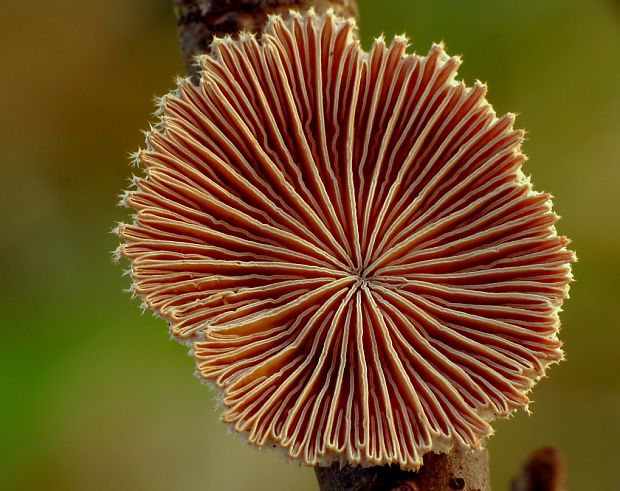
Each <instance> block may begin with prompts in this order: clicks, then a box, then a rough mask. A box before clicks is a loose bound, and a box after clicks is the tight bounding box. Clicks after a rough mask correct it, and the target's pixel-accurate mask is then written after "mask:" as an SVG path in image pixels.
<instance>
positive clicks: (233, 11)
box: [173, 0, 358, 75]
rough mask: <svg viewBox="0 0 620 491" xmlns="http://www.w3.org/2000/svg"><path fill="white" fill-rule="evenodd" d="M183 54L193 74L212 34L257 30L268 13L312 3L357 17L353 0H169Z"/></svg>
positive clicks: (233, 33) (303, 7)
mask: <svg viewBox="0 0 620 491" xmlns="http://www.w3.org/2000/svg"><path fill="white" fill-rule="evenodd" d="M173 5H174V10H175V13H176V17H177V27H178V33H179V40H180V43H181V50H182V52H183V58H184V59H185V63H186V66H187V71H188V73H190V74H191V75H195V72H196V67H195V66H194V57H195V56H196V55H197V54H201V53H206V52H207V51H208V50H209V45H210V44H211V41H212V40H213V37H214V36H219V37H222V36H226V35H227V34H230V35H235V34H237V33H238V32H239V31H242V30H245V31H251V32H259V31H260V30H261V29H262V28H263V26H264V25H265V23H266V22H267V16H268V15H269V14H274V13H279V14H282V15H287V14H288V12H289V10H291V9H295V10H304V9H309V8H311V7H313V8H314V9H315V10H316V11H317V12H324V11H326V10H327V9H330V8H333V9H334V11H335V12H336V13H337V14H339V15H342V16H348V17H357V15H358V9H357V3H356V0H173Z"/></svg>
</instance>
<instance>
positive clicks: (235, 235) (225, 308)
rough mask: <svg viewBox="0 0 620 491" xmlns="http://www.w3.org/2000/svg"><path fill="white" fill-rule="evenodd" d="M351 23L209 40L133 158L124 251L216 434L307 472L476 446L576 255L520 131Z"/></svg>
mask: <svg viewBox="0 0 620 491" xmlns="http://www.w3.org/2000/svg"><path fill="white" fill-rule="evenodd" d="M407 43H408V41H407V39H406V38H404V37H402V36H399V37H396V38H394V40H393V41H392V43H391V44H390V45H389V46H386V44H385V42H384V41H383V39H381V38H380V39H377V40H376V41H375V42H374V44H373V46H372V48H371V49H370V51H369V52H368V53H366V52H364V51H363V50H362V49H361V48H360V45H359V41H358V39H357V33H356V27H355V24H354V21H353V20H350V19H342V18H339V17H337V16H335V15H333V14H332V13H327V14H325V15H316V14H314V13H313V12H309V13H305V14H298V13H291V16H290V18H289V19H287V20H283V19H282V18H281V17H277V16H275V17H272V18H270V20H269V23H268V25H267V27H266V28H265V31H264V33H263V35H262V36H261V37H260V38H257V37H256V36H254V35H250V34H246V33H242V34H241V35H240V37H239V39H237V40H233V39H230V38H226V39H219V40H216V41H215V42H214V44H213V47H212V53H211V54H210V55H208V56H203V57H201V58H200V64H201V69H202V72H201V76H202V78H201V83H200V85H199V86H198V87H195V86H193V85H192V84H191V82H190V81H189V80H180V81H179V82H178V87H177V89H176V91H175V92H174V93H172V94H170V95H168V96H165V97H163V98H162V99H161V101H160V109H159V111H158V118H159V121H158V123H157V125H156V126H155V128H153V129H152V131H150V132H149V133H148V136H147V148H146V150H142V151H140V152H138V154H137V161H138V163H139V165H140V166H142V167H143V169H144V170H145V176H144V177H139V178H135V179H134V184H135V186H134V188H133V189H132V190H130V191H128V192H127V193H126V194H125V195H124V197H123V203H124V204H126V205H127V206H129V207H130V208H132V209H133V210H135V212H136V214H135V217H134V222H133V223H132V224H127V225H121V226H120V227H119V233H120V236H121V237H122V240H123V244H122V245H121V246H120V249H119V253H120V254H121V255H122V256H124V257H126V258H128V259H129V260H130V262H131V277H132V281H133V286H132V289H133V291H134V292H135V294H137V295H139V296H140V297H141V298H142V299H143V301H144V304H145V307H146V308H148V309H150V310H152V311H154V312H155V313H157V314H158V315H159V316H161V317H163V318H165V319H166V320H167V321H168V323H169V326H170V330H171V333H172V336H173V337H174V338H175V339H176V340H178V341H181V342H184V343H188V344H189V345H190V346H191V351H192V355H193V357H194V358H195V360H196V362H197V366H198V370H197V371H198V374H199V375H200V377H202V378H203V379H205V380H208V381H211V382H213V383H214V384H215V385H216V386H217V387H218V389H219V390H220V391H221V395H222V402H223V406H224V408H225V412H224V415H223V420H224V421H226V422H228V423H230V424H231V425H232V426H233V427H234V428H235V430H237V431H239V432H243V433H246V434H247V436H248V439H249V441H250V442H251V443H253V444H256V445H259V446H263V445H277V446H279V447H281V448H283V449H284V450H285V452H286V453H287V454H288V456H289V457H291V458H293V459H300V460H302V461H304V462H306V463H308V464H321V465H323V464H329V463H331V462H334V461H340V462H349V463H358V464H361V465H379V464H389V463H394V464H398V465H400V466H401V467H402V468H405V469H414V470H415V469H417V468H419V466H420V465H421V463H422V457H423V455H424V454H425V453H427V452H429V451H435V452H438V451H447V450H449V449H450V448H451V447H452V446H453V445H455V444H456V445H462V446H465V447H478V446H479V445H480V442H481V440H482V439H483V438H484V437H486V436H487V435H489V434H490V433H491V432H492V430H491V427H490V425H489V421H490V420H492V419H494V418H496V417H505V416H507V415H509V414H510V413H511V412H512V411H513V410H515V409H518V408H524V407H527V404H528V402H529V400H528V397H527V395H526V394H527V392H528V391H529V390H530V388H531V387H532V385H533V384H534V383H535V382H536V381H537V380H538V379H539V378H540V377H542V376H543V375H544V373H545V368H546V367H547V365H549V364H550V363H553V362H557V361H559V360H560V359H561V358H562V351H561V349H560V346H561V343H560V341H559V340H558V338H557V332H558V329H559V320H558V312H559V310H560V306H561V304H562V301H563V299H564V298H566V297H567V293H568V284H569V282H570V280H571V276H570V262H572V261H573V260H574V256H573V253H572V252H570V251H568V250H567V249H566V246H567V244H568V241H567V239H566V238H565V237H561V236H558V235H557V233H556V231H555V227H554V224H555V222H556V220H557V216H556V215H555V214H554V213H553V212H552V209H551V201H550V196H549V195H548V194H545V193H537V192H534V191H533V190H532V188H531V185H530V183H529V181H528V179H526V178H525V176H524V175H523V174H522V172H521V165H522V164H523V162H524V160H525V157H524V155H523V154H522V153H521V151H520V145H521V142H522V139H523V132H522V131H520V130H514V129H513V119H514V118H513V116H512V115H506V116H502V117H500V118H497V117H496V116H495V113H494V111H493V109H492V107H491V106H490V105H489V104H488V103H487V101H486V99H485V95H486V87H485V86H484V85H482V84H480V83H476V84H474V86H473V87H470V88H469V87H466V86H465V85H464V84H463V83H462V82H457V81H455V78H454V77H455V75H456V70H457V68H458V66H459V64H460V60H459V59H458V58H455V57H449V56H447V55H446V54H445V52H444V50H443V47H442V46H440V45H434V46H433V47H432V48H431V49H430V51H429V52H428V54H427V55H426V56H423V57H422V56H418V55H416V54H408V53H407V52H406V49H407V46H408V44H407Z"/></svg>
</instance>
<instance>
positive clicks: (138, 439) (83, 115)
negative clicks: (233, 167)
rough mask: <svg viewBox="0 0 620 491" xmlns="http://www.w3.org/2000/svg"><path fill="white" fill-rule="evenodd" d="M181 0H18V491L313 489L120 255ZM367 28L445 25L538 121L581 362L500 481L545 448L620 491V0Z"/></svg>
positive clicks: (506, 6)
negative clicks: (228, 414)
mask: <svg viewBox="0 0 620 491" xmlns="http://www.w3.org/2000/svg"><path fill="white" fill-rule="evenodd" d="M169 3H170V2H169V0H88V1H83V0H57V1H51V0H47V1H46V0H39V1H38V2H30V1H25V0H1V2H0V61H1V62H2V63H1V64H0V169H1V171H0V177H1V179H2V180H1V191H0V204H1V206H0V218H1V221H0V261H1V265H0V266H1V267H0V272H1V273H0V274H1V281H0V290H1V292H0V293H1V294H0V329H1V333H0V334H1V337H0V489H3V490H5V491H14V490H46V491H55V490H63V491H64V490H67V491H72V490H76V491H77V490H79V491H83V490H92V491H99V490H132V491H140V490H148V491H168V490H171V491H176V490H179V491H193V490H196V491H204V490H242V489H252V490H269V491H272V490H291V489H295V490H302V491H303V490H306V489H307V490H311V489H315V484H314V480H313V479H314V477H313V474H312V472H311V471H310V470H308V469H306V468H299V467H298V466H297V465H294V464H287V463H285V462H284V461H283V460H282V459H281V458H280V456H279V455H278V454H276V453H273V452H258V451H255V450H253V449H251V448H249V447H248V446H247V445H245V444H244V443H243V442H242V441H241V439H240V438H238V437H237V436H235V435H231V434H228V431H227V428H226V427H225V426H224V425H222V424H220V423H219V422H218V414H217V412H216V411H215V410H214V398H215V396H214V394H212V393H211V392H210V390H209V389H207V388H206V387H204V386H202V385H201V384H200V383H199V381H198V380H197V379H196V378H195V377H194V376H193V371H194V367H193V362H192V360H191V359H190V358H189V357H187V356H186V354H185V348H183V347H181V346H179V345H177V344H175V343H173V342H171V341H170V340H169V337H168V334H167V331H166V326H165V324H164V323H163V322H162V321H158V320H156V319H154V318H152V317H151V316H150V315H148V314H147V315H140V311H139V309H138V304H137V303H136V302H135V301H134V302H132V301H130V298H129V296H128V295H126V294H123V293H122V289H123V288H126V287H127V286H128V283H127V278H125V277H121V268H119V267H116V266H114V265H113V264H112V262H111V260H110V251H112V250H113V249H114V248H115V246H116V240H117V239H116V238H115V237H114V236H112V235H111V234H110V233H109V230H110V229H111V228H112V226H113V223H114V222H115V221H118V220H123V219H124V218H125V216H126V215H125V212H124V210H122V209H119V208H116V206H115V205H116V201H117V198H116V196H117V194H118V193H119V192H120V190H121V189H122V188H124V187H125V186H126V185H127V178H128V176H129V174H130V168H129V164H128V159H127V154H128V152H130V151H133V150H135V149H137V147H138V146H139V145H140V144H141V143H142V141H143V136H142V135H141V133H140V132H139V130H140V129H141V128H145V127H147V125H148V121H149V120H150V118H151V116H150V113H151V111H152V98H153V96H155V95H161V94H163V93H165V92H167V91H168V90H170V89H171V87H172V83H173V79H174V77H175V75H177V74H180V73H181V72H182V64H181V62H180V60H179V56H178V51H177V44H176V37H175V26H174V20H173V16H172V12H171V9H170V7H169ZM360 6H361V14H362V22H361V33H362V37H363V39H364V43H365V45H366V46H368V44H369V43H370V41H371V39H372V37H373V36H375V35H377V34H379V33H381V32H385V33H386V35H387V36H388V37H391V36H392V35H393V34H396V33H402V32H407V33H408V34H409V36H410V37H411V39H412V41H413V49H416V50H418V51H426V50H427V49H428V47H429V46H430V43H431V42H433V41H440V40H444V41H445V42H446V44H447V48H448V50H449V52H450V53H458V54H462V55H464V65H463V67H462V69H461V72H460V73H461V76H462V77H463V78H464V79H465V80H466V81H468V82H470V83H471V82H473V81H474V80H475V79H476V78H478V79H481V80H483V81H486V82H488V84H489V87H490V94H489V98H490V100H491V102H492V103H493V104H494V105H495V107H496V109H497V111H498V113H504V112H507V111H513V112H517V113H519V114H520V116H519V118H518V120H517V121H518V125H519V126H521V127H525V128H527V130H528V132H529V136H528V141H527V143H526V151H527V153H528V154H529V156H530V161H529V162H528V163H527V166H526V169H525V171H526V173H528V174H530V173H531V174H532V175H533V181H534V183H535V185H536V188H537V189H538V190H546V191H551V192H552V193H553V194H554V195H555V197H556V198H555V205H556V210H557V211H558V213H559V214H560V215H562V217H563V218H562V220H561V221H560V223H559V226H558V228H559V229H560V231H561V233H563V234H566V235H568V236H570V237H571V238H573V240H574V242H573V246H574V248H575V249H576V250H577V251H578V255H579V258H580V262H579V263H578V264H577V265H576V266H575V276H576V278H577V282H576V283H575V284H574V285H573V289H572V291H571V296H572V298H571V299H570V301H568V302H567V304H566V306H565V312H564V313H563V316H562V320H563V330H562V339H563V340H564V342H565V348H566V352H567V361H566V362H565V363H563V364H561V365H560V366H558V367H554V368H553V369H552V370H551V373H550V375H551V377H550V378H549V379H546V380H544V381H543V382H541V383H540V384H539V385H538V386H537V387H536V389H535V391H534V393H533V399H534V400H535V403H534V404H533V405H532V410H533V415H532V416H528V415H526V414H524V413H521V414H518V415H517V416H516V417H515V418H513V419H512V420H510V421H502V422H499V423H498V424H496V425H495V427H496V430H497V431H496V435H495V436H494V437H493V438H492V440H491V451H492V464H493V482H494V485H495V489H496V490H506V489H507V482H508V480H509V477H510V475H511V473H513V472H514V471H515V469H516V468H517V467H518V463H519V461H520V460H521V459H522V458H523V456H524V455H525V454H526V453H527V452H528V450H532V449H534V448H536V447H537V446H540V445H543V444H547V443H554V444H557V445H559V446H560V447H561V448H562V449H564V451H565V452H566V454H567V457H568V462H569V484H570V489H571V490H573V491H574V490H584V491H590V490H593V491H598V490H602V491H609V490H620V481H619V479H618V462H619V460H620V422H619V416H620V353H619V348H620V314H619V303H620V288H619V286H618V283H619V281H620V186H619V185H620V3H619V2H614V1H612V0H582V1H578V0H521V1H518V2H517V1H503V0H502V1H499V0H487V1H485V0H400V1H399V0H390V1H388V0H381V1H378V0H377V1H371V0H366V1H362V2H360Z"/></svg>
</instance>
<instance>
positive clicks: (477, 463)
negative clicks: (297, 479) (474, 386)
mask: <svg viewBox="0 0 620 491" xmlns="http://www.w3.org/2000/svg"><path fill="white" fill-rule="evenodd" d="M315 471H316V476H317V479H318V481H319V487H320V489H321V491H345V490H346V491H451V490H459V489H463V490H470V491H474V490H476V491H489V490H490V489H491V485H490V482H489V453H488V451H487V449H486V448H483V449H482V450H474V451H472V450H465V449H463V450H461V449H454V450H453V451H452V452H450V453H449V454H434V453H430V454H426V455H425V456H424V465H423V466H422V467H421V468H420V470H419V471H418V472H406V471H403V470H401V469H400V468H399V467H398V466H379V467H366V468H363V467H351V466H346V467H343V468H340V466H339V465H338V464H334V465H332V466H331V467H317V468H315Z"/></svg>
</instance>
